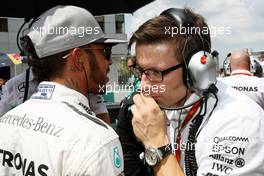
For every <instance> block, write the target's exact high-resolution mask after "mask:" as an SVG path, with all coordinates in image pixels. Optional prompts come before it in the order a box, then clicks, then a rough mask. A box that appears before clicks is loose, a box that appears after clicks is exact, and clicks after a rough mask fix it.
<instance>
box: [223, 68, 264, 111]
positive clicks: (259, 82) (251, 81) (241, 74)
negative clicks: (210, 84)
mask: <svg viewBox="0 0 264 176" xmlns="http://www.w3.org/2000/svg"><path fill="white" fill-rule="evenodd" d="M251 75H252V74H251V73H250V72H248V71H246V70H235V71H233V72H232V73H231V75H230V76H227V77H224V78H218V81H222V82H223V83H225V84H227V85H229V86H230V87H232V88H234V89H235V90H237V91H239V92H241V93H243V94H245V95H247V96H248V97H250V98H251V99H253V100H254V101H255V102H256V103H258V104H259V105H260V106H261V107H262V109H264V78H259V77H256V76H251Z"/></svg>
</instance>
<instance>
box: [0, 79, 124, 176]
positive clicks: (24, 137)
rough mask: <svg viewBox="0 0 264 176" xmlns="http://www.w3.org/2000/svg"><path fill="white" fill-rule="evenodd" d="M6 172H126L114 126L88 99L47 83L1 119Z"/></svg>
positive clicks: (93, 175) (94, 175)
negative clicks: (95, 111)
mask: <svg viewBox="0 0 264 176" xmlns="http://www.w3.org/2000/svg"><path fill="white" fill-rule="evenodd" d="M0 139H1V142H0V173H1V174H3V175H36V176H44V175H48V176H59V175H63V176H66V175H67V176H75V175H76V176H77V175H78V176H79V175H80V176H81V175H82V176H88V175H89V176H98V175H113V176H114V175H122V174H123V167H124V165H123V154H122V148H121V145H120V142H119V139H118V136H117V134H116V133H115V131H114V130H113V129H112V128H111V127H110V126H108V125H107V124H106V123H104V122H103V121H102V120H100V119H98V118H96V117H95V116H94V113H93V112H92V111H91V110H90V107H89V105H88V100H87V98H86V97H85V96H84V95H82V94H80V93H79V92H76V91H75V90H73V89H69V88H66V87H64V86H62V85H60V84H56V83H52V82H42V83H41V84H40V85H39V86H38V89H37V91H36V93H34V94H33V95H32V97H31V98H30V99H29V100H27V101H26V102H25V103H23V104H21V105H19V106H17V107H16V108H14V109H12V110H11V111H9V112H8V113H6V114H5V115H4V116H2V117H1V118H0Z"/></svg>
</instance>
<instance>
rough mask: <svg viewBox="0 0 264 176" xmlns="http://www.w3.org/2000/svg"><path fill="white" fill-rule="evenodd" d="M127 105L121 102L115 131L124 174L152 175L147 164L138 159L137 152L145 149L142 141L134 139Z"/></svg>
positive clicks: (129, 175) (130, 115)
mask: <svg viewBox="0 0 264 176" xmlns="http://www.w3.org/2000/svg"><path fill="white" fill-rule="evenodd" d="M128 107H129V106H128V105H127V104H126V102H125V101H124V102H123V105H122V106H121V109H120V111H119V115H118V119H119V122H118V125H117V129H116V132H117V134H118V135H119V139H120V142H121V145H122V149H123V153H124V164H125V165H124V170H125V175H126V176H145V175H146V176H147V175H152V174H151V170H152V169H150V168H149V167H148V166H146V165H144V164H143V161H141V160H140V158H139V154H140V153H142V152H144V151H145V148H144V146H143V144H142V143H140V142H138V141H137V140H136V137H135V135H134V132H133V129H132V124H131V119H132V113H131V111H129V110H128Z"/></svg>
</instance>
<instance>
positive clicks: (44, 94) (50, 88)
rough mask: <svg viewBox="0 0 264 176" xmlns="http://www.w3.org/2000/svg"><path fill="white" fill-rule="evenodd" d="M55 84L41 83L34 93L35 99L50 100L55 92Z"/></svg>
mask: <svg viewBox="0 0 264 176" xmlns="http://www.w3.org/2000/svg"><path fill="white" fill-rule="evenodd" d="M54 89H55V85H48V84H41V85H39V87H38V89H37V90H36V93H35V94H33V96H32V98H33V99H45V100H49V99H51V97H52V94H53V92H54Z"/></svg>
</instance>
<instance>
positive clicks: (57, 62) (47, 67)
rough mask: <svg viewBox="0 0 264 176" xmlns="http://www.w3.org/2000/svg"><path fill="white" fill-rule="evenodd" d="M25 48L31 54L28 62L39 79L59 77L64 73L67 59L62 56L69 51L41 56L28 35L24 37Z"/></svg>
mask: <svg viewBox="0 0 264 176" xmlns="http://www.w3.org/2000/svg"><path fill="white" fill-rule="evenodd" d="M22 40H23V42H24V43H23V44H22V46H23V50H24V52H25V53H26V54H27V55H29V56H30V58H29V61H28V64H29V66H31V67H32V72H33V74H34V76H35V77H37V79H38V81H39V82H41V81H50V80H51V79H52V78H54V77H59V76H61V74H62V71H63V69H64V66H65V64H66V59H63V58H62V57H63V56H65V55H66V54H68V53H69V51H64V52H61V53H58V54H54V55H51V56H47V57H43V58H39V57H38V55H37V53H36V50H35V48H34V46H33V43H32V41H31V39H30V38H29V37H28V36H25V37H23V39H22Z"/></svg>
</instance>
